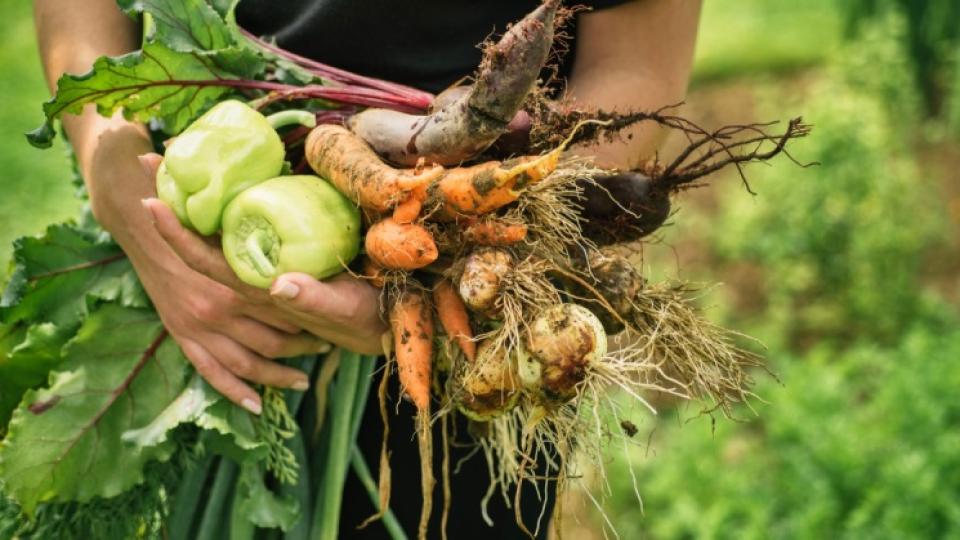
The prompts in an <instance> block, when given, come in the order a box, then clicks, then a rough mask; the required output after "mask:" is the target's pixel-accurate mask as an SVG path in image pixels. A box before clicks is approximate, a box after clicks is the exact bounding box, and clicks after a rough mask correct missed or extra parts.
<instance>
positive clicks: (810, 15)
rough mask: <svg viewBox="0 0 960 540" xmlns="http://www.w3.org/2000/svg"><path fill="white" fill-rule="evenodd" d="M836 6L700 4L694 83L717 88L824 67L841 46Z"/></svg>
mask: <svg viewBox="0 0 960 540" xmlns="http://www.w3.org/2000/svg"><path fill="white" fill-rule="evenodd" d="M835 1H836V0H806V1H805V2H770V1H768V0H710V1H709V2H704V3H703V8H702V9H703V14H702V19H703V21H704V24H701V27H700V33H699V35H698V36H697V51H696V61H695V62H694V74H693V77H694V81H695V82H697V83H702V82H717V81H719V80H723V79H730V78H732V77H744V76H746V77H755V76H757V75H770V74H776V73H784V72H789V71H796V70H798V69H802V68H806V67H810V66H816V65H819V64H822V63H823V62H824V61H825V60H826V59H827V58H828V56H829V55H830V53H832V52H833V51H834V50H835V49H836V47H837V46H838V45H839V43H840V37H841V22H842V21H841V18H840V16H839V14H838V13H837V10H836V9H834V7H833V4H834V3H835Z"/></svg>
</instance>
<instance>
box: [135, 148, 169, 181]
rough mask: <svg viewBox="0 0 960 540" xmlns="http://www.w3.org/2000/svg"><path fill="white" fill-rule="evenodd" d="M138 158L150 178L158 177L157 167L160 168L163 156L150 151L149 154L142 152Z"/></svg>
mask: <svg viewBox="0 0 960 540" xmlns="http://www.w3.org/2000/svg"><path fill="white" fill-rule="evenodd" d="M137 160H139V161H140V166H141V167H143V173H144V174H146V175H147V176H148V177H149V178H156V177H157V169H159V168H160V163H161V162H162V161H163V156H161V155H160V154H157V153H155V152H150V153H148V154H140V155H139V156H137Z"/></svg>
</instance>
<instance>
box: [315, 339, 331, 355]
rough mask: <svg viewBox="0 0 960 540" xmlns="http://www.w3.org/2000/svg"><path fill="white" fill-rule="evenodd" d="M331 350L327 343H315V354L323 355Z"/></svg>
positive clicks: (329, 344)
mask: <svg viewBox="0 0 960 540" xmlns="http://www.w3.org/2000/svg"><path fill="white" fill-rule="evenodd" d="M331 350H333V345H332V344H331V343H330V342H329V341H322V340H320V341H317V353H318V354H324V353H328V352H330V351H331Z"/></svg>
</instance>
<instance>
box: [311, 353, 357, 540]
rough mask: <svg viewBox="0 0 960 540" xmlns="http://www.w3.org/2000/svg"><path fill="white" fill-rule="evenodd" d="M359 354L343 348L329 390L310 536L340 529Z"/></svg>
mask: <svg viewBox="0 0 960 540" xmlns="http://www.w3.org/2000/svg"><path fill="white" fill-rule="evenodd" d="M360 367H361V364H360V355H358V354H357V353H354V352H350V351H346V350H342V351H341V361H340V368H339V373H337V378H336V380H335V381H334V382H333V389H332V391H331V392H330V394H331V396H330V402H329V403H330V420H329V422H330V425H329V430H330V431H329V433H330V447H329V452H328V454H327V463H326V467H325V468H324V471H323V476H322V478H321V482H320V485H321V492H320V493H319V497H318V499H317V502H316V504H317V508H316V511H315V512H314V514H313V527H312V530H313V534H311V535H310V536H311V538H317V539H319V540H336V538H337V535H338V533H339V529H340V504H341V502H342V499H343V482H344V478H345V477H346V473H347V460H348V459H349V454H350V447H351V446H352V441H351V440H350V435H351V433H350V428H351V427H352V419H353V410H352V409H353V401H354V395H355V394H356V388H357V383H358V382H359V380H360Z"/></svg>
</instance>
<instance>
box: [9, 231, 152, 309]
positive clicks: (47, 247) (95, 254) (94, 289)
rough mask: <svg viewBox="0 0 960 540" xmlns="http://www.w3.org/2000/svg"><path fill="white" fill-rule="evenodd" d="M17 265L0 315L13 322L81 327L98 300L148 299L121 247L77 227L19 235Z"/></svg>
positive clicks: (136, 302)
mask: <svg viewBox="0 0 960 540" xmlns="http://www.w3.org/2000/svg"><path fill="white" fill-rule="evenodd" d="M14 264H15V266H14V269H13V272H12V274H11V275H10V279H9V281H8V284H7V288H6V290H5V291H4V292H3V297H2V299H0V317H2V320H3V322H5V323H8V324H12V323H16V322H19V321H32V322H51V323H54V324H57V325H58V326H62V327H66V328H71V327H72V328H76V325H77V324H79V322H80V321H82V320H83V318H84V317H86V315H87V313H88V312H89V310H90V308H91V307H92V305H94V304H95V303H96V302H101V301H117V302H118V303H120V305H123V306H128V307H146V306H147V303H148V300H147V297H146V294H145V293H144V291H143V288H142V287H141V286H140V282H139V281H138V280H137V276H136V274H135V273H134V272H133V267H132V266H131V265H130V262H129V261H128V260H127V258H126V256H125V255H124V254H123V252H122V251H121V250H120V248H119V247H118V246H117V245H116V244H114V243H113V242H112V241H109V240H106V239H104V238H103V237H100V236H98V235H95V234H90V233H87V232H84V231H82V230H80V229H79V228H77V227H76V226H73V225H66V224H60V225H51V226H50V227H48V228H47V231H46V233H45V234H44V235H43V236H35V237H24V238H20V239H18V240H17V241H16V242H15V243H14Z"/></svg>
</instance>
